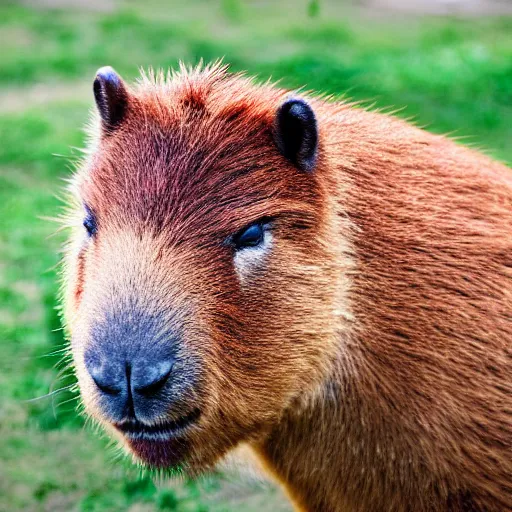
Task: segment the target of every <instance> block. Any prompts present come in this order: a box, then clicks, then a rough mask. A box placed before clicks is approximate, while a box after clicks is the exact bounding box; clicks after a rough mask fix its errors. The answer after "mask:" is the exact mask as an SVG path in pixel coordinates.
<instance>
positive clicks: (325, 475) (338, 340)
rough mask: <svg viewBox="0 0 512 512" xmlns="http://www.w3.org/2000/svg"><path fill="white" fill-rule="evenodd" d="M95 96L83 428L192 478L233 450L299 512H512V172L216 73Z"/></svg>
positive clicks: (113, 81) (334, 106)
mask: <svg viewBox="0 0 512 512" xmlns="http://www.w3.org/2000/svg"><path fill="white" fill-rule="evenodd" d="M94 93H95V98H96V104H97V108H98V112H99V119H98V121H97V122H96V124H97V130H95V132H94V134H93V141H92V142H91V150H90V153H89V155H88V157H87V159H86V160H85V161H84V163H83V165H82V166H81V168H80V170H79V172H78V173H77V175H76V177H75V179H74V182H73V187H72V189H73V196H74V202H73V206H72V213H71V217H70V219H71V222H72V224H73V225H74V226H75V227H74V228H73V235H72V237H71V240H70V244H69V246H68V250H67V256H66V272H65V279H64V292H65V293H64V299H65V318H66V324H67V327H68V331H69V333H70V338H71V347H72V351H73V357H74V361H75V365H76V370H77V375H78V378H79V383H80V388H81V393H82V398H83V401H84V404H85V407H86V411H87V412H88V413H89V414H90V415H92V416H93V417H95V418H96V419H97V420H98V421H99V422H100V423H101V424H102V425H104V426H105V428H106V429H107V430H109V431H110V432H111V433H112V434H113V435H114V436H116V437H117V438H118V439H119V440H120V441H121V442H122V443H123V444H124V445H125V446H126V447H127V449H128V450H129V451H130V452H131V453H132V454H133V456H134V457H135V458H136V459H137V460H139V461H142V462H143V463H144V464H146V465H148V466H151V467H159V468H172V469H174V470H177V471H183V472H186V473H188V474H191V475H196V474H198V473H201V472H203V471H205V470H208V469H210V468H212V467H213V466H214V465H215V464H216V463H217V462H218V461H219V460H221V459H222V458H223V457H224V456H225V455H226V454H227V453H228V452H230V451H231V450H232V449H233V448H235V447H237V446H239V445H240V444H245V445H247V446H249V447H250V448H251V449H252V450H253V451H254V452H255V453H256V454H257V456H258V457H259V458H260V460H261V461H262V463H263V465H264V466H265V467H266V468H267V469H268V471H269V473H270V474H272V475H273V476H274V477H275V478H276V479H277V480H279V481H280V482H281V483H282V484H283V485H284V486H285V488H286V489H287V491H288V493H289V495H290V497H291V499H292V500H293V501H294V503H295V504H296V506H297V507H298V509H300V510H305V511H340V512H341V511H371V512H373V511H375V512H378V511H383V512H384V511H404V512H406V511H411V512H423V511H425V512H427V511H429V512H430V511H432V512H434V511H453V512H455V511H460V512H462V511H496V512H497V511H505V510H512V236H511V235H512V174H511V171H510V169H508V168H507V167H505V166H503V165H501V164H499V163H497V162H494V161H492V160H491V159H489V158H487V157H485V156H483V155H481V154H479V153H477V152H475V151H472V150H469V149H466V148H464V147H462V146H459V145H457V144H455V143H454V142H452V141H450V140H449V139H447V138H445V137H441V136H437V135H432V134H430V133H428V132H425V131H423V130H420V129H418V128H415V127H413V126H411V125H410V124H408V123H406V122H404V121H401V120H398V119H395V118H393V117H391V116H386V115H382V114H377V113H371V112H366V111H364V110H362V109H359V108H356V107H354V106H352V105H349V104H344V103H330V102H326V101H324V100H321V99H316V98H314V97H311V98H307V99H306V98H304V97H299V96H295V95H293V94H290V93H289V92H288V91H285V90H282V89H278V88H275V87H273V86H271V85H265V86H258V85H254V84H253V83H252V82H251V81H250V80H248V79H247V78H245V77H243V76H240V75H230V74H228V73H227V72H226V70H225V69H224V68H222V67H220V66H213V67H208V68H205V69H194V70H186V69H184V68H183V69H182V70H181V71H180V73H177V74H173V75H169V76H168V77H167V78H164V77H163V76H162V75H158V76H157V77H156V78H155V77H153V76H150V77H143V80H142V81H141V82H140V83H139V85H138V86H137V87H135V88H129V87H127V86H126V85H125V84H124V83H123V81H122V80H121V78H120V77H119V76H118V75H117V74H116V73H115V72H114V71H113V70H112V69H111V68H102V69H101V70H100V71H99V72H98V74H97V77H96V80H95V82H94Z"/></svg>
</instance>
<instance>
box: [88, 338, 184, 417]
mask: <svg viewBox="0 0 512 512" xmlns="http://www.w3.org/2000/svg"><path fill="white" fill-rule="evenodd" d="M84 362H85V367H86V368H87V371H88V372H89V375H90V376H91V379H92V380H93V382H94V384H95V385H96V387H97V390H98V394H99V400H100V407H101V408H102V409H103V411H104V412H105V413H106V414H107V415H108V416H109V417H110V419H111V420H112V421H122V420H124V419H128V418H137V419H140V420H143V421H152V419H154V418H156V417H158V416H160V415H162V414H163V413H164V412H165V408H166V405H167V404H166V400H165V398H166V395H170V393H169V392H168V391H170V390H169V389H166V388H167V387H169V388H170V387H172V373H173V365H174V359H173V358H172V357H162V356H161V354H158V353H157V354H154V353H153V354H135V355H133V356H132V357H129V356H128V357H127V354H126V353H122V354H116V353H115V352H111V353H109V352H108V351H106V350H104V349H102V348H101V347H94V346H93V347H91V348H90V349H88V350H86V352H85V356H84Z"/></svg>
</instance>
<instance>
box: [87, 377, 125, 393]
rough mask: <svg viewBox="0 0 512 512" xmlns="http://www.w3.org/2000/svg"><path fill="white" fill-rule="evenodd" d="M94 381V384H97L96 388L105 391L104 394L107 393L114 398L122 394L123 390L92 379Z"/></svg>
mask: <svg viewBox="0 0 512 512" xmlns="http://www.w3.org/2000/svg"><path fill="white" fill-rule="evenodd" d="M92 380H93V381H94V384H96V386H97V387H98V388H99V389H100V390H101V391H103V393H105V394H106V395H112V396H115V395H119V394H120V393H121V391H122V390H121V388H116V387H114V386H109V385H108V384H105V383H103V382H101V381H100V380H98V379H96V378H95V377H92Z"/></svg>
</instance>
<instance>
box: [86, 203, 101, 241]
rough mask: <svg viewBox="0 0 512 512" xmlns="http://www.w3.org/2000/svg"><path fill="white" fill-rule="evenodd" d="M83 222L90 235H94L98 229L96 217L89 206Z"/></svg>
mask: <svg viewBox="0 0 512 512" xmlns="http://www.w3.org/2000/svg"><path fill="white" fill-rule="evenodd" d="M83 224H84V228H85V230H86V231H87V234H88V235H89V236H93V235H95V234H96V231H97V230H98V225H97V223H96V218H95V217H94V214H93V213H92V211H91V210H90V209H89V208H87V207H86V208H85V218H84V222H83Z"/></svg>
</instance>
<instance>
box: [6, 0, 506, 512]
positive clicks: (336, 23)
mask: <svg viewBox="0 0 512 512" xmlns="http://www.w3.org/2000/svg"><path fill="white" fill-rule="evenodd" d="M389 2H391V0H389ZM389 2H388V3H389ZM383 3H385V2H383V0H382V1H380V0H368V1H367V2H356V1H355V0H354V1H352V2H349V1H348V0H347V2H341V1H335V0H332V1H319V2H308V1H305V0H304V1H302V2H301V1H295V0H282V1H279V2H274V1H271V0H266V1H263V0H259V1H256V0H254V1H250V2H249V1H247V2H242V1H237V0H219V1H214V0H211V1H209V0H186V1H185V0H182V1H176V2H172V4H171V3H170V2H168V1H165V0H145V1H144V2H136V1H135V0H131V1H125V2H121V1H109V2H99V1H97V0H95V1H94V2H93V1H85V0H82V1H81V2H79V1H73V2H71V1H70V0H67V1H66V0H58V1H57V0H45V1H43V0H40V1H33V2H28V1H27V2H25V3H24V4H19V3H9V2H6V1H5V0H4V1H3V2H2V3H1V6H0V40H1V41H2V52H1V53H0V112H1V116H0V141H1V142H0V343H1V344H0V458H1V463H0V512H3V511H6V512H7V511H9V512H15V511H18V510H20V511H21V510H27V511H40V510H41V511H43V510H48V511H70V510H76V511H98V512H99V511H107V510H109V511H110V510H114V511H115V510H130V511H132V512H135V511H140V512H142V511H152V510H180V511H199V510H202V511H214V512H215V511H221V510H223V511H235V510H240V509H241V508H243V509H244V510H246V511H247V512H251V511H257V510H258V511H259V510H276V511H277V510H289V505H288V504H287V502H286V500H285V498H284V497H283V495H282V493H281V492H280V491H278V490H276V488H275V487H274V486H272V485H271V484H266V483H261V482H259V481H258V480H254V479H252V478H248V477H246V476H236V475H232V474H223V475H220V474H219V475H212V476H209V477H208V478H206V479H205V480H203V481H201V482H183V481H173V482H168V481H167V482H163V483H162V482H158V481H157V482H154V481H153V480H152V479H151V478H150V477H149V476H144V475H140V474H139V471H138V470H137V469H136V468H134V467H132V466H131V464H130V463H129V461H126V460H124V459H123V458H122V457H120V456H119V454H118V452H117V451H116V450H115V448H113V447H111V446H110V445H109V443H108V440H106V439H105V438H103V437H101V436H100V435H98V434H97V433H96V432H95V431H94V430H93V429H92V428H90V427H88V426H87V425H84V421H83V420H82V419H81V418H80V417H79V416H78V415H77V414H76V411H75V409H76V399H75V394H74V393H73V392H72V391H70V390H66V389H64V390H63V391H60V392H57V390H59V389H61V388H66V386H70V385H72V384H73V382H74V380H73V377H72V376H71V375H70V373H69V371H67V370H66V369H65V365H64V364H62V363H59V361H60V360H61V357H62V350H63V349H64V348H65V341H64V339H63V335H62V331H61V330H60V324H59V319H58V312H57V310H56V309H55V308H56V305H57V301H56V296H57V290H58V286H57V273H58V261H59V257H60V254H59V250H60V246H61V244H62V241H63V239H64V234H63V233H56V234H55V232H56V230H57V226H56V224H54V223H53V222H52V221H51V220H49V219H50V218H53V217H56V216H58V215H59V212H60V209H61V207H62V204H61V203H60V202H59V199H58V196H59V195H60V191H61V189H62V187H63V184H64V182H63V179H65V178H66V177H68V176H69V174H70V172H71V168H72V166H73V162H74V161H76V160H77V159H78V158H79V156H80V150H79V148H82V147H83V145H84V134H83V131H82V127H83V126H84V124H85V122H86V120H87V117H88V111H89V109H90V108H91V106H92V91H91V84H92V78H93V76H94V72H95V70H96V69H97V68H99V67H100V66H103V65H106V64H109V65H112V66H114V67H115V68H116V69H117V70H118V71H119V72H120V73H121V74H123V76H124V77H125V78H126V79H128V80H130V79H133V78H135V77H136V76H137V74H138V68H139V67H141V66H142V67H147V66H149V65H152V66H154V67H164V68H167V67H168V66H175V65H176V64H177V62H178V59H182V60H184V61H186V62H188V63H194V62H198V60H199V59H200V58H203V59H204V60H206V61H209V60H212V59H216V58H219V57H224V59H225V61H226V62H229V63H231V64H232V67H233V69H235V70H247V71H248V72H249V73H250V74H253V75H257V76H258V77H259V79H261V80H266V79H267V78H268V77H272V78H273V79H275V80H277V79H280V80H281V84H282V85H283V86H286V87H291V88H294V87H300V86H305V87H306V89H312V90H316V91H322V92H328V93H332V94H335V95H338V96H340V95H345V96H347V97H349V98H351V99H355V100H360V101H364V105H366V106H367V107H368V108H382V109H386V110H388V111H391V110H397V115H400V116H403V117H406V118H411V117H412V118H414V120H415V122H416V123H418V124H420V125H422V126H426V128H427V129H429V130H433V131H436V132H440V133H451V134H452V136H457V137H460V141H461V143H466V144H472V145H475V146H478V147H480V148H482V149H483V150H485V151H486V152H488V153H489V154H491V155H494V156H495V157H497V158H500V159H503V160H505V161H508V162H511V161H512V149H511V146H510V141H511V140H512V38H511V36H510V34H512V19H511V18H510V17H506V16H501V17H485V16H478V17H475V16H472V15H471V16H469V17H468V18H467V19H466V18H462V17H454V16H452V17H450V18H446V17H440V16H437V17H432V18H429V17H418V16H415V15H409V14H407V13H405V12H404V10H403V9H400V8H399V7H400V6H399V4H400V3H401V2H398V0H396V1H395V2H394V3H395V4H396V6H398V7H396V9H397V11H396V13H399V14H395V11H389V10H386V9H385V6H384V7H383V5H382V4H383ZM402 3H403V2H402ZM478 3H481V2H478ZM497 3H499V2H493V4H497ZM377 4H379V5H377ZM170 5H172V8H171V7H170ZM409 5H410V3H409ZM489 5H490V4H489ZM383 13H385V14H386V15H385V16H384V15H383ZM49 393H50V396H48V394H49ZM51 393H53V394H51Z"/></svg>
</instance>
